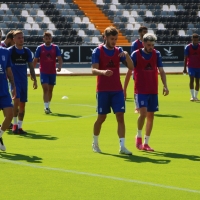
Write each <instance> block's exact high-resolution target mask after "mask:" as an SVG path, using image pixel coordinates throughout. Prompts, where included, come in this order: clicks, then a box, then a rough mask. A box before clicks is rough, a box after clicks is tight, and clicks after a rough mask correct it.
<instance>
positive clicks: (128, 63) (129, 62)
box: [119, 51, 134, 70]
mask: <svg viewBox="0 0 200 200" xmlns="http://www.w3.org/2000/svg"><path fill="white" fill-rule="evenodd" d="M119 57H125V60H124V61H122V63H123V64H124V65H125V66H126V67H127V68H128V69H129V70H133V68H134V65H133V61H132V60H131V58H130V56H129V54H128V52H127V51H122V52H121V53H120V54H119Z"/></svg>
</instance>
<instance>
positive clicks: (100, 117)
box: [97, 116, 106, 124]
mask: <svg viewBox="0 0 200 200" xmlns="http://www.w3.org/2000/svg"><path fill="white" fill-rule="evenodd" d="M105 120H106V116H98V118H97V123H99V124H102V123H103V122H105Z"/></svg>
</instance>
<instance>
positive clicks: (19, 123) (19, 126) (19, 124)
mask: <svg viewBox="0 0 200 200" xmlns="http://www.w3.org/2000/svg"><path fill="white" fill-rule="evenodd" d="M22 123H23V121H20V120H19V121H18V123H17V124H18V128H22Z"/></svg>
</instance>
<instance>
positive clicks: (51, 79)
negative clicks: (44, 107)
mask: <svg viewBox="0 0 200 200" xmlns="http://www.w3.org/2000/svg"><path fill="white" fill-rule="evenodd" d="M54 85H56V74H50V75H49V90H48V96H49V102H48V103H49V111H50V113H52V112H51V110H50V102H51V99H52V96H53V89H54Z"/></svg>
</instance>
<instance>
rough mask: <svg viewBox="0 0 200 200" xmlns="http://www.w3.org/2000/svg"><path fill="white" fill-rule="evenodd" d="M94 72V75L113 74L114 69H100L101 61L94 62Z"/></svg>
mask: <svg viewBox="0 0 200 200" xmlns="http://www.w3.org/2000/svg"><path fill="white" fill-rule="evenodd" d="M92 74H94V75H97V76H99V75H104V76H112V75H113V71H111V70H100V69H99V63H93V64H92Z"/></svg>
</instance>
